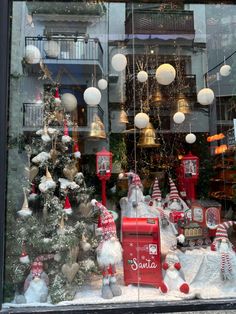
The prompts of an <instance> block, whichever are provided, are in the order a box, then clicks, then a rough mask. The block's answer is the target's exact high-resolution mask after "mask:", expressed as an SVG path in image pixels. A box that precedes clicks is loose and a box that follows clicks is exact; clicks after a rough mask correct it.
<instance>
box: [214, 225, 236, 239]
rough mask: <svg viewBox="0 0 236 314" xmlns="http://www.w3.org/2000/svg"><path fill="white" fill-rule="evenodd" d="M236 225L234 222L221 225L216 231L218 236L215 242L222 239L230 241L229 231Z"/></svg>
mask: <svg viewBox="0 0 236 314" xmlns="http://www.w3.org/2000/svg"><path fill="white" fill-rule="evenodd" d="M233 224H235V222H234V221H231V220H229V221H225V222H223V223H222V224H219V225H218V227H217V229H216V236H215V240H214V242H215V241H218V240H222V239H228V232H227V230H228V229H229V228H230V227H232V226H233Z"/></svg>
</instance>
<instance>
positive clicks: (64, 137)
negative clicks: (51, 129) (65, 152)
mask: <svg viewBox="0 0 236 314" xmlns="http://www.w3.org/2000/svg"><path fill="white" fill-rule="evenodd" d="M61 140H62V143H64V144H66V143H70V141H71V140H72V138H71V137H70V136H69V135H63V136H62V138H61Z"/></svg>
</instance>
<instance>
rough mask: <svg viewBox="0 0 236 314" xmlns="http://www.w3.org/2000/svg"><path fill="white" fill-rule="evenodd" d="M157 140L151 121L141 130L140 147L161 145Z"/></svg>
mask: <svg viewBox="0 0 236 314" xmlns="http://www.w3.org/2000/svg"><path fill="white" fill-rule="evenodd" d="M155 140H156V134H155V129H154V128H153V125H152V124H151V122H149V123H148V125H147V126H146V128H144V129H142V130H141V133H140V138H139V142H138V147H140V148H149V147H150V148H151V147H159V146H160V143H156V142H155Z"/></svg>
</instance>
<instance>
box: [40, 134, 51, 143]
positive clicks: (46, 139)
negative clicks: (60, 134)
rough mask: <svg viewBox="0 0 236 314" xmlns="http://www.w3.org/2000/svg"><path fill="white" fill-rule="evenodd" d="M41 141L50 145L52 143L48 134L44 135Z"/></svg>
mask: <svg viewBox="0 0 236 314" xmlns="http://www.w3.org/2000/svg"><path fill="white" fill-rule="evenodd" d="M41 139H42V140H43V142H45V143H48V142H50V141H51V137H50V136H49V135H48V134H47V133H46V134H43V135H42V136H41Z"/></svg>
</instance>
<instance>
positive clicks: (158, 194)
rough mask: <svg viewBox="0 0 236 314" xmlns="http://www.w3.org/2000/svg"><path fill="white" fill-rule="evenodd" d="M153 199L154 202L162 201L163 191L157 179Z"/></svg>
mask: <svg viewBox="0 0 236 314" xmlns="http://www.w3.org/2000/svg"><path fill="white" fill-rule="evenodd" d="M152 198H153V199H154V200H160V199H161V191H160V188H159V183H158V179H157V178H156V179H155V182H154V185H153V189H152Z"/></svg>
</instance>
